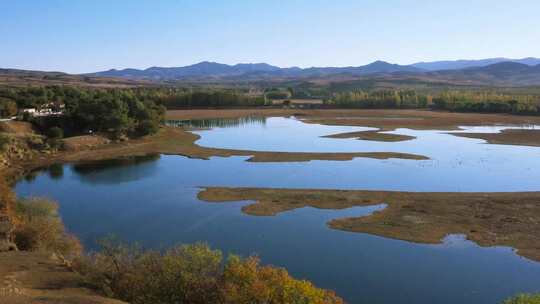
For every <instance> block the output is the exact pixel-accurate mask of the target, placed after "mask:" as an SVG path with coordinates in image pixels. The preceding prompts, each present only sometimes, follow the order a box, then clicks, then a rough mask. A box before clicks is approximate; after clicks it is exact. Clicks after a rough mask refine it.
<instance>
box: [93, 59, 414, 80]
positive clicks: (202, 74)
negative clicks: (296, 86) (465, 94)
mask: <svg viewBox="0 0 540 304" xmlns="http://www.w3.org/2000/svg"><path fill="white" fill-rule="evenodd" d="M422 71H423V70H422V69H420V68H417V67H413V66H405V65H398V64H390V63H388V62H384V61H375V62H373V63H370V64H368V65H364V66H358V67H312V68H305V69H302V68H298V67H292V68H280V67H276V66H272V65H269V64H266V63H240V64H236V65H227V64H222V63H216V62H208V61H204V62H200V63H197V64H193V65H189V66H184V67H171V68H164V67H151V68H148V69H145V70H137V69H124V70H115V69H113V70H108V71H103V72H97V73H92V74H87V75H90V76H105V77H122V78H131V79H156V80H181V79H189V78H199V79H200V78H218V79H219V78H227V77H238V76H245V77H246V78H253V77H255V78H256V77H263V76H266V77H271V76H281V77H317V76H319V77H320V76H328V75H334V74H351V75H369V74H386V73H397V72H422Z"/></svg>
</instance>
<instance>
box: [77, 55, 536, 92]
mask: <svg viewBox="0 0 540 304" xmlns="http://www.w3.org/2000/svg"><path fill="white" fill-rule="evenodd" d="M85 76H93V77H119V78H124V79H132V80H151V81H217V82H219V81H261V80H264V81H272V80H274V81H276V80H290V79H304V80H306V79H314V78H315V79H317V78H326V79H332V78H341V79H343V78H350V77H352V78H358V77H372V76H392V77H412V78H415V77H416V78H422V79H424V78H426V77H427V78H429V79H433V80H443V81H453V82H458V83H464V84H480V85H510V86H515V85H517V86H528V85H540V59H539V58H533V57H529V58H523V59H507V58H491V59H481V60H456V61H434V62H419V63H414V64H411V65H399V64H392V63H388V62H384V61H375V62H373V63H370V64H367V65H363V66H349V67H310V68H299V67H289V68H280V67H277V66H273V65H269V64H267V63H241V64H235V65H227V64H222V63H216V62H208V61H204V62H200V63H197V64H193V65H189V66H183V67H151V68H148V69H144V70H140V69H123V70H116V69H112V70H108V71H102V72H97V73H91V74H85Z"/></svg>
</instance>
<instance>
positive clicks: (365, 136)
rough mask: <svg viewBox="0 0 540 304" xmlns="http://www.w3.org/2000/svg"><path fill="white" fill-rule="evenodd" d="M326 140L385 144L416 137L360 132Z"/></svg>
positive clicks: (335, 136)
mask: <svg viewBox="0 0 540 304" xmlns="http://www.w3.org/2000/svg"><path fill="white" fill-rule="evenodd" d="M323 137H326V138H354V139H358V140H370V141H384V142H399V141H406V140H412V139H415V138H416V137H415V136H409V135H400V134H387V133H381V132H380V131H359V132H349V133H339V134H332V135H326V136H323Z"/></svg>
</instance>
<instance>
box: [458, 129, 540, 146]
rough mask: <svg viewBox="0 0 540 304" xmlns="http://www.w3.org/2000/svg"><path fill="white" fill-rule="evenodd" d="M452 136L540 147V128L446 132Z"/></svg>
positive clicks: (493, 142)
mask: <svg viewBox="0 0 540 304" xmlns="http://www.w3.org/2000/svg"><path fill="white" fill-rule="evenodd" d="M448 134H452V135H454V136H460V137H467V138H477V139H483V140H485V141H486V142H487V143H488V144H497V145H519V146H535V147H540V130H526V129H525V130H514V129H507V130H502V131H501V132H500V133H448Z"/></svg>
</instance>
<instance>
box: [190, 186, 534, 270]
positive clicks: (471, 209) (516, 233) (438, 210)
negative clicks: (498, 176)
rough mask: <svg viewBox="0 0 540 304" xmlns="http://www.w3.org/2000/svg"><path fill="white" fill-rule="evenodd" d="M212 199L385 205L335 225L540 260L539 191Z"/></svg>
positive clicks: (262, 206)
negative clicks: (454, 238) (469, 243)
mask: <svg viewBox="0 0 540 304" xmlns="http://www.w3.org/2000/svg"><path fill="white" fill-rule="evenodd" d="M198 196H199V198H200V199H202V200H205V201H210V202H226V201H240V200H253V201H255V203H253V204H251V205H247V206H245V207H244V208H243V209H242V210H243V212H245V213H247V214H251V215H259V216H261V215H276V214H278V213H280V212H283V211H287V210H292V209H296V208H302V207H306V206H310V207H315V208H320V209H344V208H350V207H354V206H367V205H374V204H380V203H386V204H388V207H387V208H385V209H384V210H382V211H380V212H376V213H374V214H372V215H370V216H366V217H352V218H342V219H334V220H332V221H330V222H329V223H328V225H329V226H330V227H331V228H334V229H340V230H346V231H353V232H363V233H370V234H374V235H379V236H383V237H389V238H394V239H401V240H407V241H413V242H421V243H439V242H440V241H441V240H442V239H443V238H444V237H445V236H446V235H448V234H464V235H466V236H467V238H469V239H470V240H473V241H475V242H477V243H478V244H480V245H481V246H495V245H503V246H510V247H513V248H516V249H518V250H519V254H520V255H522V256H525V257H528V258H531V259H534V260H538V261H540V238H539V237H538V236H539V235H540V192H522V193H444V192H438V193H424V192H418V193H417V192H392V191H344V190H311V189H309V190H307V189H306V190H297V189H264V188H221V187H210V188H207V189H205V190H203V191H201V192H200V193H199V195H198Z"/></svg>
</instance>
